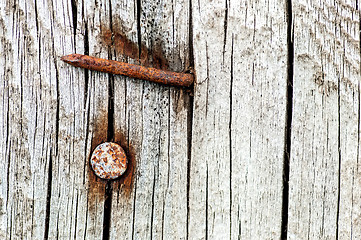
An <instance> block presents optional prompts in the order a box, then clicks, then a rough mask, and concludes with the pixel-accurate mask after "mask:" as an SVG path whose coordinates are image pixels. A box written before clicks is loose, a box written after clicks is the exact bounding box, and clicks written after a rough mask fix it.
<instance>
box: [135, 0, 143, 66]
mask: <svg viewBox="0 0 361 240" xmlns="http://www.w3.org/2000/svg"><path fill="white" fill-rule="evenodd" d="M136 1H137V37H138V62H139V64H140V62H141V56H142V29H141V26H140V18H141V12H142V3H141V2H142V1H141V0H136Z"/></svg>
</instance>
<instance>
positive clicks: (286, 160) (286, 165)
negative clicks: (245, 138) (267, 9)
mask: <svg viewBox="0 0 361 240" xmlns="http://www.w3.org/2000/svg"><path fill="white" fill-rule="evenodd" d="M286 7H287V9H286V10H287V14H286V16H287V24H288V25H287V48H288V49H287V51H288V62H287V70H288V72H287V90H286V98H287V102H286V119H285V141H284V142H285V145H284V155H283V175H282V177H283V190H282V219H281V236H280V238H281V239H287V227H288V205H289V203H288V202H289V179H290V153H291V143H292V139H291V133H292V129H291V127H292V111H293V63H294V42H293V38H294V32H293V26H292V24H293V21H292V2H291V0H287V6H286Z"/></svg>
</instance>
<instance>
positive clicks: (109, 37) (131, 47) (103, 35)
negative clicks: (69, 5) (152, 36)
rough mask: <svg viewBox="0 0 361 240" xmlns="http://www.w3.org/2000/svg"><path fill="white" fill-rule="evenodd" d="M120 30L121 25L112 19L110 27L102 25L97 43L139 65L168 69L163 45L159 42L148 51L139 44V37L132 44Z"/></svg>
mask: <svg viewBox="0 0 361 240" xmlns="http://www.w3.org/2000/svg"><path fill="white" fill-rule="evenodd" d="M139 21H140V20H139ZM122 29H123V27H122V23H121V22H120V21H119V20H115V19H112V27H108V26H107V25H102V26H101V32H100V34H99V36H98V38H99V43H100V44H101V45H105V46H108V47H109V48H110V49H111V50H113V51H114V52H115V53H117V54H119V55H122V56H123V57H129V58H131V59H134V60H138V62H139V64H140V65H143V66H146V67H154V68H158V69H162V70H168V69H169V62H168V60H167V59H166V58H165V57H164V55H163V50H162V45H163V44H162V42H161V41H160V42H157V43H156V46H155V47H154V49H152V51H150V50H149V49H148V48H147V47H146V46H145V45H144V44H143V43H142V42H141V37H140V36H138V43H134V42H133V41H131V40H129V39H128V38H127V36H126V34H125V33H124V32H123V30H122ZM138 34H140V29H138Z"/></svg>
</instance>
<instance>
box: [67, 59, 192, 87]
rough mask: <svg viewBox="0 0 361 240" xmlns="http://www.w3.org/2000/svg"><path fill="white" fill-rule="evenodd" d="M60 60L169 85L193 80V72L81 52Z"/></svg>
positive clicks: (95, 69) (188, 84)
mask: <svg viewBox="0 0 361 240" xmlns="http://www.w3.org/2000/svg"><path fill="white" fill-rule="evenodd" d="M61 60H63V61H64V62H66V63H69V64H71V65H73V66H75V67H81V68H86V69H90V70H94V71H100V72H106V73H111V74H120V75H123V76H127V77H132V78H138V79H142V80H147V81H151V82H156V83H161V84H166V85H171V86H179V87H189V86H190V85H192V83H193V80H194V77H193V74H190V73H177V72H171V71H164V70H160V69H156V68H148V67H143V66H139V65H135V64H130V63H124V62H118V61H113V60H107V59H103V58H97V57H91V56H88V55H82V54H70V55H66V56H63V57H61Z"/></svg>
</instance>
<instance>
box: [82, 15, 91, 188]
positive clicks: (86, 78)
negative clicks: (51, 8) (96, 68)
mask: <svg viewBox="0 0 361 240" xmlns="http://www.w3.org/2000/svg"><path fill="white" fill-rule="evenodd" d="M84 28H85V29H84V54H85V55H89V32H88V23H87V22H86V23H85V24H84ZM88 91H89V70H88V69H85V70H84V110H86V111H84V114H86V132H85V141H84V144H85V145H84V151H85V152H84V156H85V159H84V167H83V184H85V179H86V176H85V173H86V170H85V169H87V167H86V166H87V164H88V159H87V155H88V154H87V145H88V137H89V125H90V100H89V101H88V95H89V92H88ZM87 102H88V107H87Z"/></svg>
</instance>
